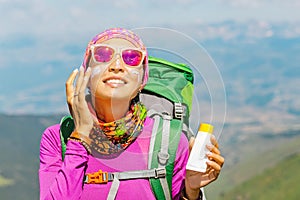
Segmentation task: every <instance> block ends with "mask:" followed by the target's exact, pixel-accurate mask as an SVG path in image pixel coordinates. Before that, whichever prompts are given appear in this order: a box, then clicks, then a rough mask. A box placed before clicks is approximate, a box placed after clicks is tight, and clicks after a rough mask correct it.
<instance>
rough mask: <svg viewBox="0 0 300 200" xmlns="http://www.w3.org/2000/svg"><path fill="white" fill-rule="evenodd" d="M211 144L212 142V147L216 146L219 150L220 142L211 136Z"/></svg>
mask: <svg viewBox="0 0 300 200" xmlns="http://www.w3.org/2000/svg"><path fill="white" fill-rule="evenodd" d="M210 142H211V144H212V145H214V146H215V147H217V148H219V143H218V141H217V139H216V137H215V136H214V135H211V137H210Z"/></svg>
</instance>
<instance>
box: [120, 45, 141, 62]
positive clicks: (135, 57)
mask: <svg viewBox="0 0 300 200" xmlns="http://www.w3.org/2000/svg"><path fill="white" fill-rule="evenodd" d="M142 58H143V53H142V52H140V51H138V50H133V49H127V50H124V51H123V52H122V59H123V61H124V63H125V64H126V65H130V66H138V65H139V64H140V63H141V61H142Z"/></svg>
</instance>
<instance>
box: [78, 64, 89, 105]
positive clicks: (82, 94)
mask: <svg viewBox="0 0 300 200" xmlns="http://www.w3.org/2000/svg"><path fill="white" fill-rule="evenodd" d="M90 76H91V68H88V69H87V70H86V72H85V74H84V77H83V81H82V85H81V87H80V90H79V99H80V100H85V90H86V88H87V84H88V82H89V79H90Z"/></svg>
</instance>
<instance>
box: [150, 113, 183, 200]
mask: <svg viewBox="0 0 300 200" xmlns="http://www.w3.org/2000/svg"><path fill="white" fill-rule="evenodd" d="M150 115H152V116H150V117H152V118H153V119H154V125H153V130H152V137H151V140H150V148H149V160H148V168H149V169H154V168H158V169H161V168H164V169H166V172H167V175H166V176H165V177H160V178H158V179H150V184H151V187H152V190H153V192H154V194H155V196H156V198H157V199H172V177H173V171H174V162H175V158H176V151H177V147H178V143H179V140H180V135H181V132H182V121H180V120H176V119H172V117H170V116H168V115H165V114H159V113H157V112H155V111H154V112H153V111H152V113H151V111H150Z"/></svg>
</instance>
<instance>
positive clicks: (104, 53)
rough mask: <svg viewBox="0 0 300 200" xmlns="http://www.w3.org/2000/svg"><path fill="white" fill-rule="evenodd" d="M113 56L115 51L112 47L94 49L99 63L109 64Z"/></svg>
mask: <svg viewBox="0 0 300 200" xmlns="http://www.w3.org/2000/svg"><path fill="white" fill-rule="evenodd" d="M113 55H114V50H113V49H112V48H110V47H105V46H99V47H96V48H95V49H94V57H95V60H96V61H97V62H108V61H110V60H111V59H112V57H113Z"/></svg>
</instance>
